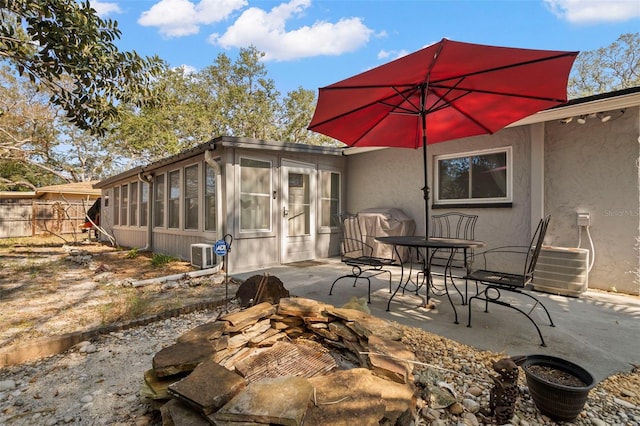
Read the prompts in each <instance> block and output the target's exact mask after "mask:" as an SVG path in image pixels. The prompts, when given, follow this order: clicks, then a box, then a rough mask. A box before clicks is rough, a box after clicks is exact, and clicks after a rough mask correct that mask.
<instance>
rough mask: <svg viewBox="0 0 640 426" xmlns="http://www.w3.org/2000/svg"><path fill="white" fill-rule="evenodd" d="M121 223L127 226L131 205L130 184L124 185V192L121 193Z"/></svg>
mask: <svg viewBox="0 0 640 426" xmlns="http://www.w3.org/2000/svg"><path fill="white" fill-rule="evenodd" d="M120 195H121V196H122V198H120V201H121V203H120V225H123V226H127V219H128V217H127V211H128V209H127V207H128V206H129V185H122V193H121V194H120Z"/></svg>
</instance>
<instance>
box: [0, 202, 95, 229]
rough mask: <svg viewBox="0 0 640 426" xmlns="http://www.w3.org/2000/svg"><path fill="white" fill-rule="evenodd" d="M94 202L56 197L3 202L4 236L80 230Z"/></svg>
mask: <svg viewBox="0 0 640 426" xmlns="http://www.w3.org/2000/svg"><path fill="white" fill-rule="evenodd" d="M92 203H93V201H90V202H89V204H87V203H82V202H80V201H52V200H47V201H43V200H36V201H27V202H24V201H22V202H18V203H7V204H4V203H2V204H0V238H10V237H32V236H37V235H47V234H58V235H60V234H73V233H79V232H81V226H82V224H84V221H85V216H86V211H87V210H88V209H89V208H90V207H91V204H92Z"/></svg>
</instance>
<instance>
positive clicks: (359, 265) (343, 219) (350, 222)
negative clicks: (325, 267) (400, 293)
mask: <svg viewBox="0 0 640 426" xmlns="http://www.w3.org/2000/svg"><path fill="white" fill-rule="evenodd" d="M337 220H338V223H339V224H340V257H341V260H342V262H343V263H345V264H346V265H349V266H350V267H351V273H349V274H345V275H342V276H341V277H338V278H336V280H335V281H334V282H333V284H331V288H330V289H329V295H331V294H332V292H333V286H335V285H336V283H337V282H338V281H340V280H342V279H344V278H353V286H354V287H355V286H356V284H357V282H358V280H359V279H366V280H367V283H368V291H367V302H368V303H371V279H370V278H371V277H374V276H377V275H381V274H389V293H391V271H389V270H388V269H384V268H385V267H387V266H391V265H395V264H396V263H395V261H394V259H393V258H390V259H386V258H382V257H376V256H374V255H373V252H374V249H373V247H372V246H371V245H369V244H366V243H365V242H364V239H363V236H362V230H361V228H360V223H359V222H358V216H357V215H354V214H351V213H347V212H344V213H340V214H339V215H338V217H337Z"/></svg>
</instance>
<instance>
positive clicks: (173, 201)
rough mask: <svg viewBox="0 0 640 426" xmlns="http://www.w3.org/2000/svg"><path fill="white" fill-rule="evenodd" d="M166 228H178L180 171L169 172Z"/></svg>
mask: <svg viewBox="0 0 640 426" xmlns="http://www.w3.org/2000/svg"><path fill="white" fill-rule="evenodd" d="M167 209H168V210H169V223H168V224H167V227H168V228H178V227H180V170H174V171H173V172H169V201H168V203H167Z"/></svg>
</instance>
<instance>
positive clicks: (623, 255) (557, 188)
mask: <svg viewBox="0 0 640 426" xmlns="http://www.w3.org/2000/svg"><path fill="white" fill-rule="evenodd" d="M638 111H639V109H638V108H627V110H626V111H625V113H624V115H622V116H620V117H619V118H618V117H616V116H614V119H613V120H611V121H609V122H606V123H601V122H600V120H598V119H596V118H587V122H586V123H585V124H578V123H576V120H573V121H572V122H571V123H568V124H561V123H559V122H549V123H547V124H546V132H545V133H546V135H545V191H546V194H545V198H546V210H547V212H548V213H550V214H551V215H552V220H551V223H550V225H549V231H548V234H550V236H551V238H552V240H551V241H550V242H551V243H552V244H554V245H559V246H566V247H576V246H577V244H578V238H579V228H578V226H577V224H576V213H577V212H588V213H590V216H591V227H590V233H591V236H592V239H593V243H594V248H595V262H594V265H593V269H592V270H591V272H590V273H589V287H590V288H599V289H606V290H608V289H612V288H615V289H617V290H618V291H621V292H625V293H632V294H638V291H639V289H640V287H639V285H638V276H637V271H638V245H637V238H638V229H639V223H640V216H639V212H640V201H639V195H638V194H639V191H638V164H637V162H638V135H640V118H639V113H638ZM581 246H582V247H585V248H588V247H589V241H588V236H587V234H586V232H585V231H584V230H583V232H582V244H581Z"/></svg>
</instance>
